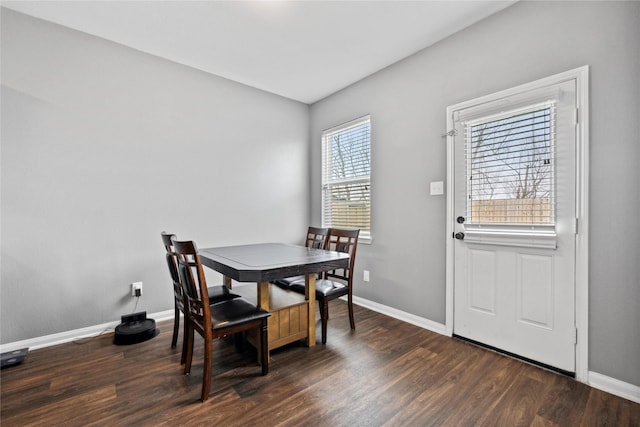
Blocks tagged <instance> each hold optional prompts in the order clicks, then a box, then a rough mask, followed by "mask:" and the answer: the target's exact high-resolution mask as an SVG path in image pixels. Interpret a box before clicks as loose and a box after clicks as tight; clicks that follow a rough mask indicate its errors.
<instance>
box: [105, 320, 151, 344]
mask: <svg viewBox="0 0 640 427" xmlns="http://www.w3.org/2000/svg"><path fill="white" fill-rule="evenodd" d="M159 333H160V331H158V330H157V329H156V321H155V320H153V319H143V320H135V321H132V322H122V323H120V324H119V325H118V326H116V332H115V334H114V335H113V343H114V344H115V345H129V344H137V343H139V342H143V341H147V340H150V339H151V338H153V337H155V336H156V335H158V334H159Z"/></svg>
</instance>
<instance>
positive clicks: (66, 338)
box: [0, 309, 174, 353]
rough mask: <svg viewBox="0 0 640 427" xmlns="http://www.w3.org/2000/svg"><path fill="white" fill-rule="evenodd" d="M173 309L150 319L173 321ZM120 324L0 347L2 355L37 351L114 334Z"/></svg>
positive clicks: (106, 324) (117, 322)
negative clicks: (27, 350) (104, 334)
mask: <svg viewBox="0 0 640 427" xmlns="http://www.w3.org/2000/svg"><path fill="white" fill-rule="evenodd" d="M173 313H174V311H173V309H171V310H166V311H160V312H158V313H151V314H148V317H149V318H150V319H154V320H156V321H160V320H166V319H173ZM119 324H120V321H113V322H108V323H103V324H101V325H95V326H88V327H86V328H80V329H74V330H72V331H66V332H60V333H57V334H52V335H45V336H43V337H36V338H30V339H27V340H22V341H16V342H12V343H7V344H1V345H0V353H6V352H9V351H14V350H18V349H20V348H28V349H29V350H37V349H39V348H44V347H49V346H52V345H57V344H63V343H66V342H70V341H74V340H78V339H82V338H88V337H92V336H97V335H100V334H103V333H105V332H112V331H113V329H114V328H115V327H116V326H118V325H119Z"/></svg>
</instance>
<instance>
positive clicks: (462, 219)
mask: <svg viewBox="0 0 640 427" xmlns="http://www.w3.org/2000/svg"><path fill="white" fill-rule="evenodd" d="M456 221H457V222H458V224H462V223H463V222H464V217H463V216H459V217H458V218H456Z"/></svg>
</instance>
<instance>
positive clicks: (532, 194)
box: [465, 102, 555, 225]
mask: <svg viewBox="0 0 640 427" xmlns="http://www.w3.org/2000/svg"><path fill="white" fill-rule="evenodd" d="M554 122H555V104H554V103H553V102H549V103H546V104H542V105H534V106H531V107H528V108H525V109H520V110H517V111H511V112H508V113H503V114H500V115H498V116H492V117H484V118H481V119H478V120H474V121H472V122H468V123H466V124H465V131H466V135H465V141H466V144H465V149H466V156H467V161H466V163H467V173H466V176H467V194H468V199H467V220H468V221H469V223H470V224H482V223H484V224H529V225H535V224H546V225H553V224H554V222H555V215H554V214H555V209H554V208H555V206H554V202H553V196H554V192H553V184H554V159H553V155H554V151H553V148H554V146H553V145H554Z"/></svg>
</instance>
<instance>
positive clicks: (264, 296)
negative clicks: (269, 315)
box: [257, 282, 270, 311]
mask: <svg viewBox="0 0 640 427" xmlns="http://www.w3.org/2000/svg"><path fill="white" fill-rule="evenodd" d="M257 301H258V307H260V308H261V309H263V310H267V311H270V310H269V282H260V283H258V299H257Z"/></svg>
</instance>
